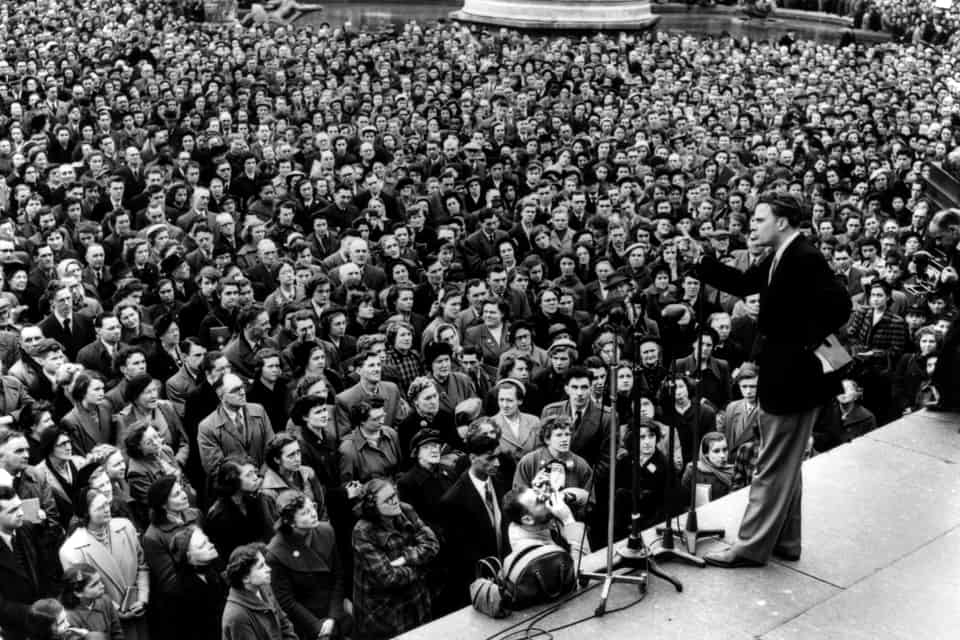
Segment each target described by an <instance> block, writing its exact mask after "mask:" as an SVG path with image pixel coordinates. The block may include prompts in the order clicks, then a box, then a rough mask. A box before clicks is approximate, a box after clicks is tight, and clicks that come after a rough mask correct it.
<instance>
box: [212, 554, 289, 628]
mask: <svg viewBox="0 0 960 640" xmlns="http://www.w3.org/2000/svg"><path fill="white" fill-rule="evenodd" d="M265 551H266V549H265V548H264V546H263V545H261V544H245V545H243V546H242V547H237V548H236V549H234V550H233V553H231V554H230V561H229V562H228V563H227V570H226V577H227V584H228V585H229V587H230V592H229V594H228V595H227V605H226V607H224V609H223V620H222V622H221V623H220V630H221V636H220V637H221V638H222V640H298V638H297V634H296V632H295V631H294V630H293V625H292V624H291V623H290V619H289V618H287V614H285V613H284V612H283V609H281V608H280V605H279V604H278V603H277V599H276V597H275V596H274V595H273V589H271V588H270V573H271V571H270V565H268V564H267V560H266V558H265V557H264V554H265Z"/></svg>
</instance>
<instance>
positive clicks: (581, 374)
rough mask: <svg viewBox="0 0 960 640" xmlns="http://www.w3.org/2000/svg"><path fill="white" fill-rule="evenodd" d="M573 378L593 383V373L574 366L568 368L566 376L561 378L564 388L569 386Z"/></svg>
mask: <svg viewBox="0 0 960 640" xmlns="http://www.w3.org/2000/svg"><path fill="white" fill-rule="evenodd" d="M574 378H586V379H587V380H589V381H590V382H593V373H591V371H590V370H589V369H587V368H586V367H581V366H576V367H570V368H569V369H567V373H566V375H564V376H563V384H564V386H566V385H568V384H570V381H571V380H573V379H574Z"/></svg>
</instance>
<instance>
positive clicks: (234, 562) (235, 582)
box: [224, 542, 266, 589]
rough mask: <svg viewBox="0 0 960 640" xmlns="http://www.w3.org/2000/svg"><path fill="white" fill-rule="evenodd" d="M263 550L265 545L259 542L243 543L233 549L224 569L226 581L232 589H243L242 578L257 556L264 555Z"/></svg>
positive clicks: (248, 572)
mask: <svg viewBox="0 0 960 640" xmlns="http://www.w3.org/2000/svg"><path fill="white" fill-rule="evenodd" d="M265 551H266V547H265V546H264V545H263V543H260V542H255V543H252V544H244V545H241V546H239V547H237V548H236V549H234V550H233V551H232V552H231V553H230V560H229V561H228V562H227V569H226V571H224V575H225V576H226V578H227V583H228V584H229V585H230V586H231V587H232V588H234V589H243V579H244V578H246V577H247V576H249V575H250V570H251V569H253V566H254V565H255V564H257V558H258V557H260V556H265V555H266V554H265Z"/></svg>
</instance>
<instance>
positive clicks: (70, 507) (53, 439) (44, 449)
mask: <svg viewBox="0 0 960 640" xmlns="http://www.w3.org/2000/svg"><path fill="white" fill-rule="evenodd" d="M40 451H41V453H42V455H43V461H42V462H40V463H39V464H38V465H36V466H35V467H34V469H35V470H36V471H37V472H38V473H40V474H41V475H42V476H43V477H44V478H45V479H46V481H47V486H49V487H50V491H51V493H53V499H54V501H55V502H56V504H57V511H58V512H59V514H60V526H62V527H63V528H64V529H65V530H69V526H70V521H71V520H72V519H73V515H74V509H75V506H74V505H75V504H76V503H77V497H78V491H79V490H80V486H81V485H80V479H81V477H82V476H81V473H80V471H79V469H78V467H82V466H83V465H84V462H85V461H84V459H83V458H80V457H77V456H74V455H73V443H72V442H71V440H70V434H68V433H67V432H66V431H61V430H60V429H56V428H54V429H49V430H47V431H45V432H43V433H42V434H41V436H40Z"/></svg>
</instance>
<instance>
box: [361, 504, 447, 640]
mask: <svg viewBox="0 0 960 640" xmlns="http://www.w3.org/2000/svg"><path fill="white" fill-rule="evenodd" d="M401 508H402V509H403V516H400V517H398V518H396V519H395V521H394V523H392V524H389V525H388V524H386V523H384V522H383V521H382V520H379V519H378V520H376V521H371V520H367V519H366V518H361V519H360V521H359V522H357V525H356V526H355V527H354V529H353V558H354V560H353V562H354V567H353V607H354V612H355V613H356V615H357V629H356V633H355V636H354V637H355V638H358V639H359V640H380V639H381V638H383V639H386V638H392V637H394V636H397V635H400V634H401V633H403V632H405V631H409V630H410V629H413V628H415V627H417V626H419V625H421V624H424V623H425V622H427V621H429V620H430V614H431V611H430V604H431V603H430V591H429V588H428V587H427V581H426V579H425V577H426V574H427V569H428V568H429V565H430V563H431V562H432V561H433V559H434V558H435V557H436V556H437V553H438V551H439V550H440V542H439V541H438V540H437V536H436V534H435V533H434V532H433V530H432V529H430V527H428V526H427V525H426V524H424V523H423V521H422V520H421V519H420V517H419V516H417V514H416V512H415V511H414V510H413V508H412V507H410V505H408V504H405V503H403V504H401ZM401 557H403V558H406V564H405V565H404V566H402V567H394V566H392V565H391V564H390V562H391V561H393V560H396V559H397V558H401Z"/></svg>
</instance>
